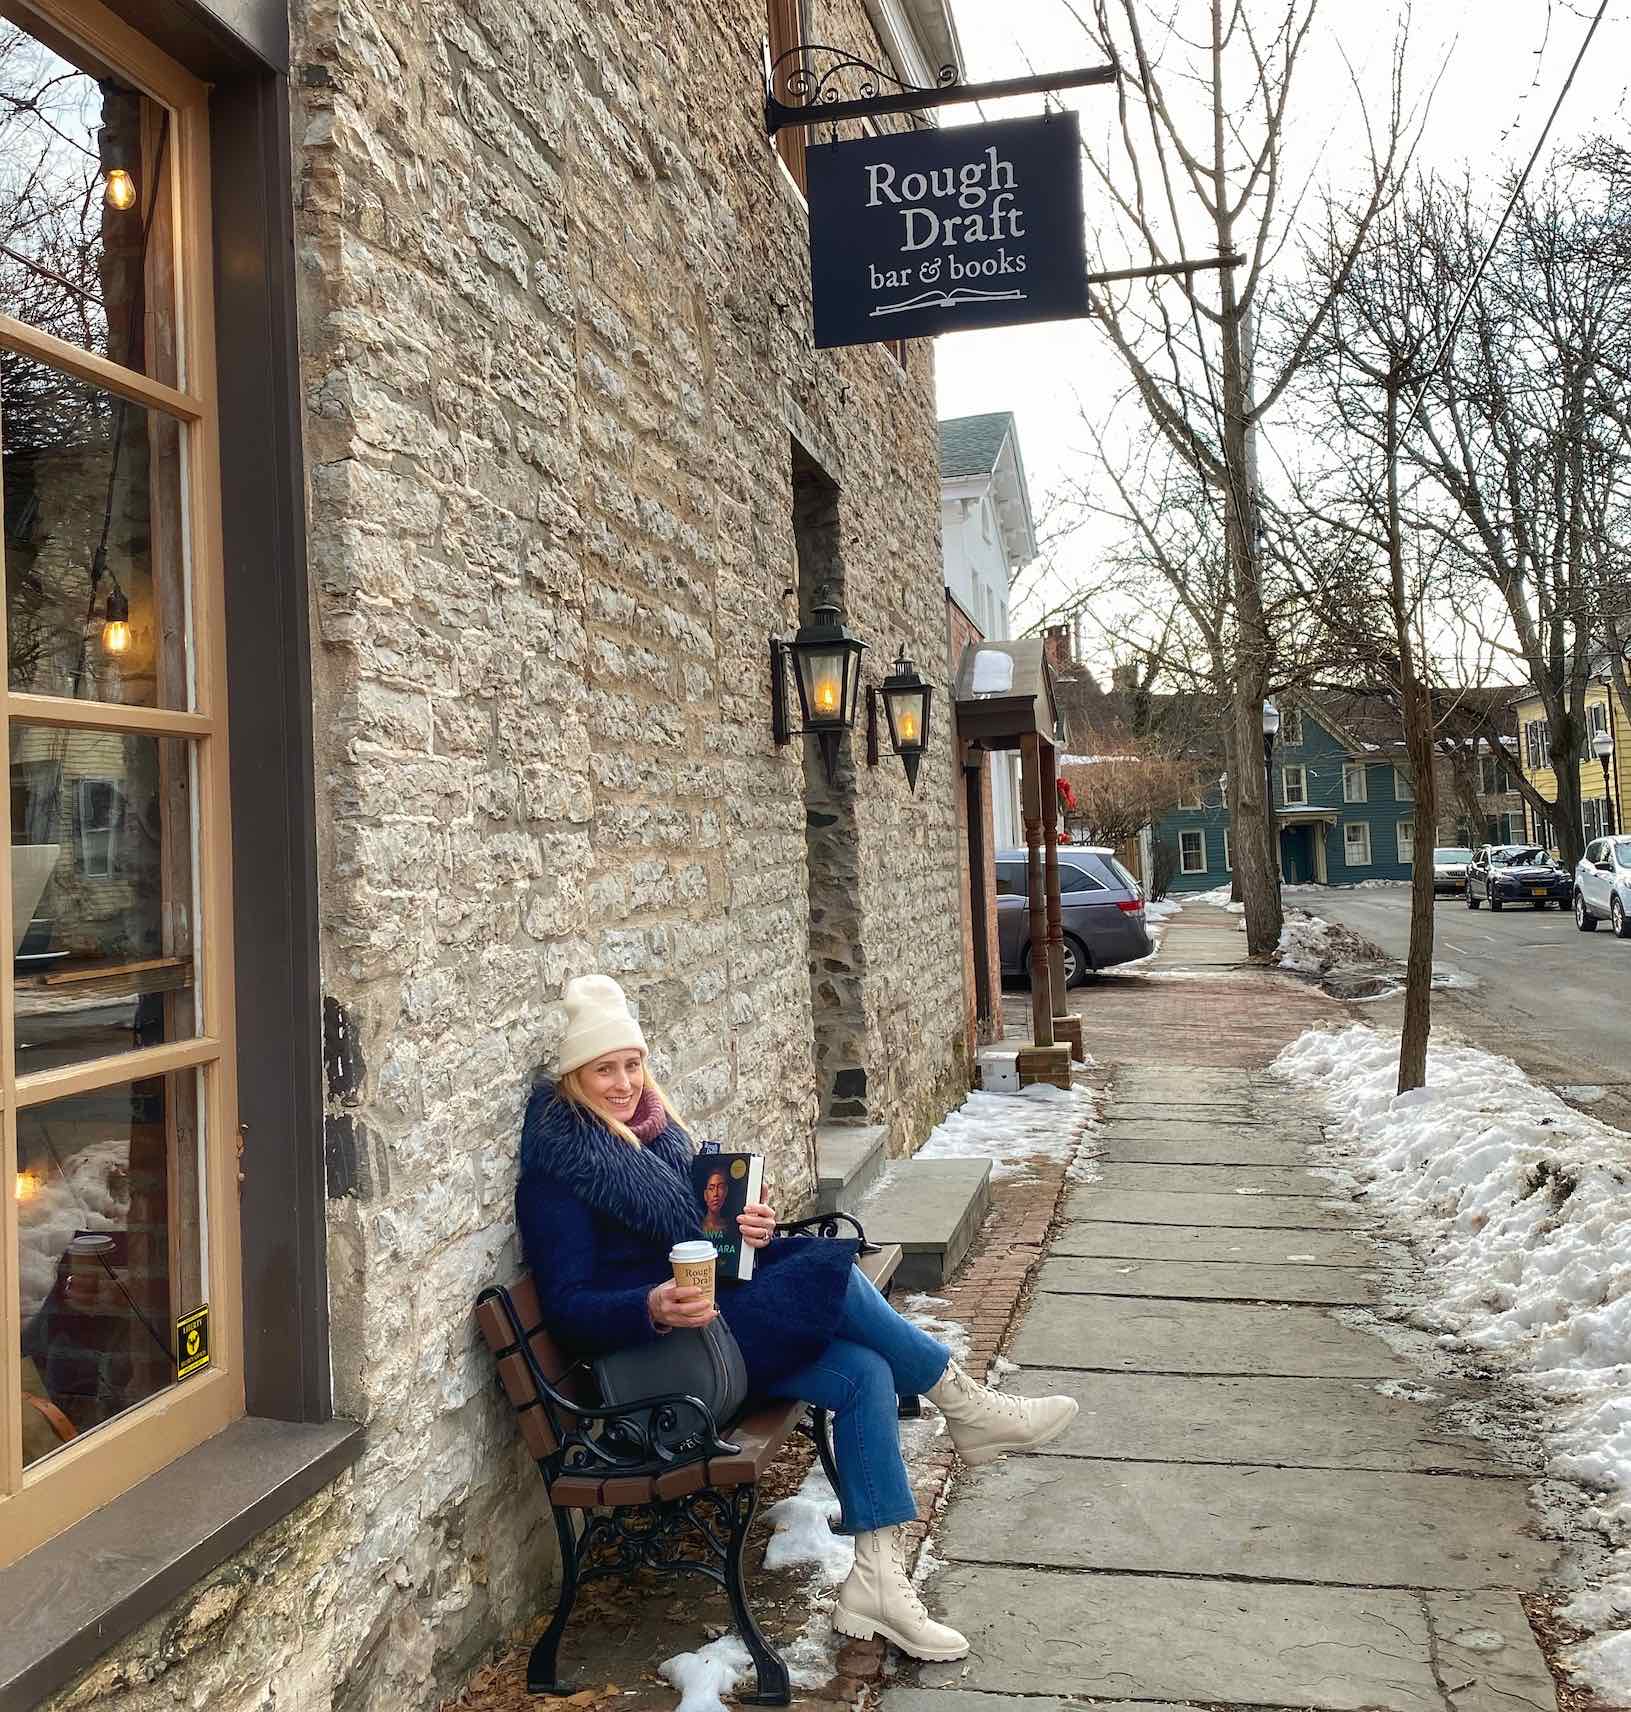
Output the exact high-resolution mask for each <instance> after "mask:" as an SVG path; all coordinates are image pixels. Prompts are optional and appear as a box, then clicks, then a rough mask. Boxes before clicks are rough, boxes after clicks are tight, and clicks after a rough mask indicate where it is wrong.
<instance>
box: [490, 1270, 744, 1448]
mask: <svg viewBox="0 0 1631 1712" xmlns="http://www.w3.org/2000/svg"><path fill="white" fill-rule="evenodd" d="M477 1300H478V1303H480V1302H487V1301H496V1302H497V1303H498V1304H499V1309H500V1311H501V1312H502V1313H503V1315H504V1319H505V1321H506V1323H507V1324H508V1326H509V1328H510V1335H511V1338H512V1339H513V1347H512V1348H510V1349H505V1350H500V1351H499V1352H498V1356H499V1359H500V1360H502V1359H503V1358H504V1357H505V1356H507V1355H512V1354H513V1355H519V1356H520V1357H521V1359H522V1361H523V1362H524V1363H525V1364H526V1368H527V1375H528V1377H529V1378H530V1379H531V1380H532V1383H533V1386H534V1388H535V1389H536V1391H537V1393H538V1403H539V1405H540V1406H541V1407H542V1408H543V1409H544V1411H545V1413H546V1414H547V1415H548V1416H549V1424H550V1427H551V1429H552V1430H553V1432H554V1434H555V1438H556V1441H557V1443H558V1444H559V1445H560V1447H561V1448H560V1450H559V1451H558V1452H557V1453H556V1455H557V1461H558V1464H559V1466H558V1468H557V1472H566V1473H571V1474H587V1473H592V1472H596V1471H599V1472H604V1473H610V1474H643V1473H650V1472H651V1471H652V1470H653V1468H654V1467H658V1468H661V1469H669V1468H679V1467H681V1466H683V1465H684V1464H686V1463H690V1462H704V1461H706V1460H707V1459H708V1458H709V1457H714V1456H736V1455H737V1454H738V1453H739V1450H740V1447H739V1446H737V1445H734V1444H732V1443H731V1442H730V1440H729V1439H726V1438H724V1437H722V1436H721V1434H720V1431H719V1423H718V1422H717V1421H715V1420H714V1417H713V1411H712V1410H711V1409H709V1407H708V1405H707V1404H706V1403H704V1402H703V1401H702V1399H701V1398H700V1397H692V1396H689V1395H687V1394H686V1393H684V1392H679V1391H673V1392H664V1393H663V1394H662V1395H661V1396H657V1397H636V1398H632V1399H630V1401H628V1402H626V1403H619V1404H616V1405H615V1406H613V1407H611V1408H599V1407H591V1406H590V1405H588V1404H586V1403H578V1402H574V1401H573V1399H572V1398H570V1397H568V1396H566V1395H565V1394H564V1393H563V1392H561V1391H558V1390H557V1389H556V1388H555V1386H553V1385H552V1384H550V1382H549V1380H548V1379H547V1378H546V1377H545V1376H544V1370H543V1368H542V1367H540V1366H539V1364H538V1357H537V1355H536V1354H535V1353H534V1352H533V1348H532V1343H531V1340H530V1339H529V1337H528V1336H527V1334H526V1332H525V1330H524V1329H523V1327H522V1325H521V1317H520V1315H519V1314H517V1313H516V1311H515V1303H514V1302H513V1301H512V1300H511V1299H510V1293H509V1291H508V1290H504V1289H501V1288H498V1287H496V1286H494V1287H492V1288H489V1289H487V1290H483V1291H482V1293H481V1295H480V1297H478V1298H477ZM586 1365H587V1364H586V1363H584V1362H578V1363H577V1364H576V1365H575V1366H573V1367H569V1368H568V1369H567V1373H573V1372H576V1371H577V1369H578V1368H579V1367H584V1366H586ZM561 1377H562V1378H563V1379H564V1378H565V1377H566V1374H562V1376H561ZM681 1409H691V1410H693V1411H695V1413H696V1415H697V1417H698V1430H697V1431H696V1432H695V1433H693V1434H691V1435H690V1436H689V1437H688V1438H687V1439H686V1440H685V1441H684V1450H685V1454H683V1455H678V1454H676V1453H675V1452H674V1451H672V1450H670V1449H669V1448H668V1447H667V1446H666V1445H665V1444H663V1443H662V1442H661V1440H660V1439H658V1438H657V1437H656V1434H657V1433H658V1432H659V1431H661V1432H672V1431H673V1430H674V1428H675V1427H676V1426H677V1425H678V1414H677V1411H679V1410H681ZM659 1412H662V1413H661V1414H660V1413H659ZM573 1419H575V1420H577V1421H578V1422H579V1423H588V1422H596V1421H598V1422H603V1423H605V1425H604V1426H603V1428H602V1431H601V1434H600V1436H599V1437H598V1438H596V1437H594V1436H592V1435H591V1434H589V1433H588V1432H585V1431H583V1430H582V1426H581V1424H580V1426H578V1427H568V1426H567V1425H566V1422H567V1421H569V1420H573ZM608 1440H609V1441H610V1443H608ZM625 1447H630V1448H629V1450H628V1451H627V1453H626V1454H618V1453H619V1452H624V1451H625ZM636 1453H638V1454H636Z"/></svg>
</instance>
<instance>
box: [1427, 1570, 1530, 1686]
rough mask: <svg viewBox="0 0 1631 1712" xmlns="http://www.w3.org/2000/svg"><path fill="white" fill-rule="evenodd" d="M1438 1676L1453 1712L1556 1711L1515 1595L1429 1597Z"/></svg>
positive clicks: (1520, 1606)
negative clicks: (1446, 1691) (1531, 1709)
mask: <svg viewBox="0 0 1631 1712" xmlns="http://www.w3.org/2000/svg"><path fill="white" fill-rule="evenodd" d="M1426 1598H1427V1621H1428V1626H1429V1627H1430V1628H1431V1629H1432V1632H1433V1638H1434V1640H1435V1641H1436V1642H1437V1644H1438V1661H1439V1663H1438V1668H1439V1674H1440V1675H1441V1676H1442V1677H1443V1678H1444V1680H1445V1682H1446V1683H1447V1684H1448V1685H1449V1688H1450V1694H1451V1704H1452V1705H1453V1706H1454V1707H1455V1708H1456V1712H1514V1709H1516V1708H1523V1707H1535V1708H1538V1709H1540V1712H1556V1707H1557V1689H1556V1686H1555V1684H1554V1683H1553V1681H1552V1673H1551V1671H1550V1670H1548V1669H1547V1667H1546V1660H1545V1658H1544V1657H1543V1656H1542V1655H1541V1651H1540V1648H1539V1647H1538V1646H1537V1645H1536V1644H1535V1632H1534V1630H1533V1629H1531V1628H1530V1627H1529V1617H1528V1614H1527V1613H1526V1612H1525V1611H1524V1608H1523V1604H1522V1602H1521V1601H1520V1600H1519V1598H1518V1595H1517V1594H1516V1593H1429V1594H1427V1596H1426Z"/></svg>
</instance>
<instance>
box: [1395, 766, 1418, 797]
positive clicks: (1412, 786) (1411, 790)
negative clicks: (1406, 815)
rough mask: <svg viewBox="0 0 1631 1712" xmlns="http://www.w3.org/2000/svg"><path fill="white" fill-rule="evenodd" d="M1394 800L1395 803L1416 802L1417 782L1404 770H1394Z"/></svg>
mask: <svg viewBox="0 0 1631 1712" xmlns="http://www.w3.org/2000/svg"><path fill="white" fill-rule="evenodd" d="M1393 800H1394V801H1395V802H1414V801H1415V800H1416V782H1415V780H1414V779H1412V778H1411V776H1410V775H1409V774H1408V773H1406V772H1404V771H1403V770H1402V769H1400V768H1398V767H1395V768H1394V769H1393Z"/></svg>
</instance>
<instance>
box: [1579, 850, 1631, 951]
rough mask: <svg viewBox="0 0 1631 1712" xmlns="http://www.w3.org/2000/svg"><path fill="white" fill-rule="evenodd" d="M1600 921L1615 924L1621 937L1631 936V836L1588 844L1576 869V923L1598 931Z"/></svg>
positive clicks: (1627, 937) (1584, 929) (1581, 927)
mask: <svg viewBox="0 0 1631 1712" xmlns="http://www.w3.org/2000/svg"><path fill="white" fill-rule="evenodd" d="M1600 921H1607V922H1610V923H1612V924H1613V928H1614V932H1615V933H1616V934H1617V935H1618V936H1619V937H1620V938H1621V939H1631V838H1599V839H1597V840H1596V841H1595V842H1594V843H1591V844H1588V845H1587V846H1586V853H1585V855H1584V856H1582V857H1581V858H1580V864H1579V866H1578V867H1577V868H1576V869H1575V871H1574V925H1575V926H1576V927H1578V928H1579V929H1580V931H1581V932H1582V933H1594V932H1595V931H1596V928H1597V923H1598V922H1600Z"/></svg>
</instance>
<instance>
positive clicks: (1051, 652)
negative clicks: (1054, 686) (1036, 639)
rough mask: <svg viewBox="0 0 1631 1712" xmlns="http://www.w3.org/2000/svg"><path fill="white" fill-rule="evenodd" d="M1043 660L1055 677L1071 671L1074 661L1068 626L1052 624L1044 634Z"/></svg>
mask: <svg viewBox="0 0 1631 1712" xmlns="http://www.w3.org/2000/svg"><path fill="white" fill-rule="evenodd" d="M1042 658H1043V659H1044V660H1046V661H1047V662H1048V665H1049V666H1050V667H1052V669H1053V671H1054V673H1055V675H1060V674H1063V673H1064V672H1065V671H1066V670H1068V669H1069V667H1070V666H1071V664H1072V659H1071V646H1070V626H1069V625H1068V624H1050V625H1049V626H1048V628H1047V629H1046V630H1044V631H1043V632H1042Z"/></svg>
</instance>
